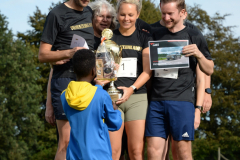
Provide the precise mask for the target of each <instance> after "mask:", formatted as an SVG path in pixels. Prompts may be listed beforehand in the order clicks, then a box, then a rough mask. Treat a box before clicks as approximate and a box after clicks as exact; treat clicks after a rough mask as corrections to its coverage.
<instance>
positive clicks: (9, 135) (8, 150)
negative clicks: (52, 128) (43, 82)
mask: <svg viewBox="0 0 240 160" xmlns="http://www.w3.org/2000/svg"><path fill="white" fill-rule="evenodd" d="M33 57H34V54H33V52H32V51H31V49H30V47H29V45H28V44H24V43H23V42H22V41H20V40H14V39H13V34H12V32H11V30H9V29H8V22H7V21H6V17H5V16H4V15H2V14H0V74H1V76H0V139H1V143H0V155H1V159H2V160H13V159H14V160H15V159H19V160H21V159H28V158H29V157H30V156H31V154H33V153H34V151H35V148H37V146H38V144H37V133H38V132H42V123H41V121H40V120H39V118H38V116H37V114H38V113H39V112H40V107H41V106H40V99H41V92H40V91H41V86H40V85H38V84H37V83H36V81H37V79H38V78H39V76H40V74H39V71H38V70H36V65H35V63H34V60H33Z"/></svg>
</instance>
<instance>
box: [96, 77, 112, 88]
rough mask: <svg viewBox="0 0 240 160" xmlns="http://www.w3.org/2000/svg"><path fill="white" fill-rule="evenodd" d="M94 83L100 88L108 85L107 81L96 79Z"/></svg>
mask: <svg viewBox="0 0 240 160" xmlns="http://www.w3.org/2000/svg"><path fill="white" fill-rule="evenodd" d="M94 82H95V83H96V84H98V85H100V86H102V87H103V86H105V85H106V84H108V83H110V81H108V80H97V79H96V78H95V79H94Z"/></svg>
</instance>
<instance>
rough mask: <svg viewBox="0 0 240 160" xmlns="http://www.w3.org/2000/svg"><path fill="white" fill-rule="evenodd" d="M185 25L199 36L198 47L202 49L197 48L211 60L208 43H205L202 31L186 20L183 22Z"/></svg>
mask: <svg viewBox="0 0 240 160" xmlns="http://www.w3.org/2000/svg"><path fill="white" fill-rule="evenodd" d="M185 25H186V26H187V27H189V28H191V29H193V30H194V31H196V32H197V33H198V34H199V35H200V36H199V37H200V48H201V49H202V51H201V50H200V48H199V50H200V51H201V52H202V54H203V55H204V56H205V57H206V58H207V59H209V60H212V57H211V54H210V51H209V49H208V45H207V41H206V39H205V37H204V36H203V34H202V32H201V31H200V30H199V29H198V28H197V27H196V26H195V25H193V24H192V23H190V22H188V21H186V22H185Z"/></svg>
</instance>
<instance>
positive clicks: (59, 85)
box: [51, 78, 75, 120]
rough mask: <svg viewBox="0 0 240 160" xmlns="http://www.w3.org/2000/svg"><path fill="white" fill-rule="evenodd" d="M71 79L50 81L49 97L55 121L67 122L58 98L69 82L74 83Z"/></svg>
mask: <svg viewBox="0 0 240 160" xmlns="http://www.w3.org/2000/svg"><path fill="white" fill-rule="evenodd" d="M74 80H75V79H72V78H57V79H52V80H51V97H52V105H53V110H54V115H55V118H56V119H57V120H67V117H66V115H65V113H64V110H63V107H62V102H61V99H60V96H61V94H62V91H63V90H65V89H66V88H67V86H68V84H69V82H70V81H74Z"/></svg>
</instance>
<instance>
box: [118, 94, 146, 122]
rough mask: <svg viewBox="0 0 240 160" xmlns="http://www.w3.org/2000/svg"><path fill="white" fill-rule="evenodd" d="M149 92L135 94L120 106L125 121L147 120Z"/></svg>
mask: <svg viewBox="0 0 240 160" xmlns="http://www.w3.org/2000/svg"><path fill="white" fill-rule="evenodd" d="M147 107H148V101H147V94H146V93H144V94H133V95H131V96H130V98H129V99H128V100H127V101H126V102H124V103H123V104H121V105H120V106H119V107H118V110H119V111H120V112H121V117H122V120H123V121H124V122H128V121H134V120H145V119H146V114H147Z"/></svg>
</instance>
